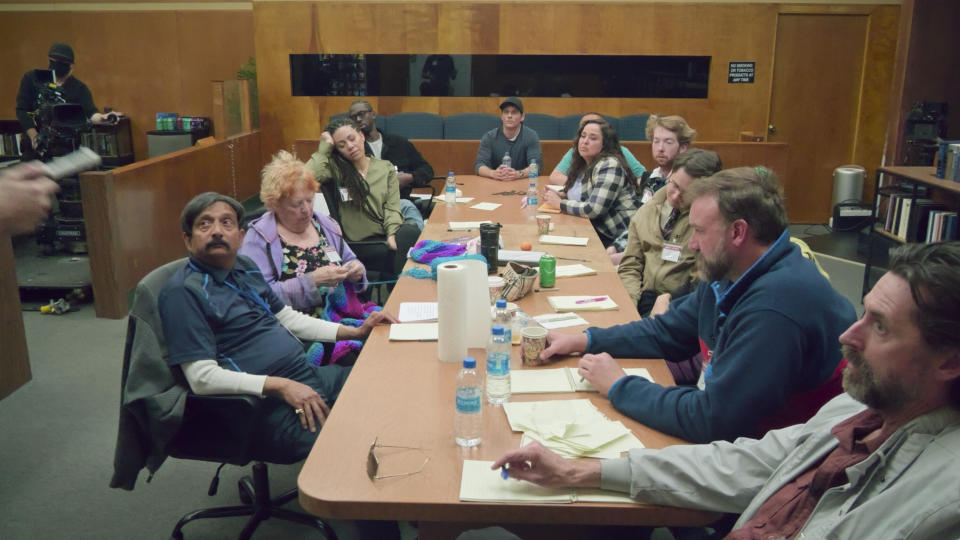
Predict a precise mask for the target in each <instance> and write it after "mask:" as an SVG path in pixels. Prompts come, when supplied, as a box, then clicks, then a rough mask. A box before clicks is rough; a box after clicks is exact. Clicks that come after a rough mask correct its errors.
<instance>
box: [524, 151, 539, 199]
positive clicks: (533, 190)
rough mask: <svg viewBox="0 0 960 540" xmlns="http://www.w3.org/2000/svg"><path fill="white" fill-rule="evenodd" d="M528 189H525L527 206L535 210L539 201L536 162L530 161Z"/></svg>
mask: <svg viewBox="0 0 960 540" xmlns="http://www.w3.org/2000/svg"><path fill="white" fill-rule="evenodd" d="M528 170H529V171H530V187H529V188H528V189H527V206H532V207H534V208H536V207H537V206H538V205H539V204H540V201H539V200H538V198H537V190H538V187H537V177H538V176H539V171H538V170H537V162H536V161H534V160H532V159H531V160H530V169H528Z"/></svg>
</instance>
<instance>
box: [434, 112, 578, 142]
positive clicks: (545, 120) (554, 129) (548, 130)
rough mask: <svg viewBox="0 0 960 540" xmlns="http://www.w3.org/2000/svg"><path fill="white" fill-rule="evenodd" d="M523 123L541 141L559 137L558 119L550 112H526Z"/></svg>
mask: <svg viewBox="0 0 960 540" xmlns="http://www.w3.org/2000/svg"><path fill="white" fill-rule="evenodd" d="M523 125H525V126H527V127H528V128H530V129H532V130H534V131H536V132H537V136H538V137H540V140H541V141H553V140H557V139H559V138H560V119H559V118H557V117H556V116H553V115H552V114H540V113H527V115H526V116H524V120H523ZM447 138H449V137H447Z"/></svg>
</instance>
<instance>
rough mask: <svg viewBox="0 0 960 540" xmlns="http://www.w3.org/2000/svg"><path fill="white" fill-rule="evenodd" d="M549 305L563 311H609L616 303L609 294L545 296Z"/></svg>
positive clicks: (615, 307) (615, 306)
mask: <svg viewBox="0 0 960 540" xmlns="http://www.w3.org/2000/svg"><path fill="white" fill-rule="evenodd" d="M547 302H550V307H552V308H553V309H555V310H556V311H557V312H563V311H610V310H614V309H617V303H616V302H614V301H613V300H611V299H610V297H609V296H551V297H549V298H547Z"/></svg>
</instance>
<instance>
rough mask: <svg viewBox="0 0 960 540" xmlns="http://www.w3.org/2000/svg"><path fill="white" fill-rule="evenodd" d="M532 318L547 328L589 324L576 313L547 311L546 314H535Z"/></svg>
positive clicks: (553, 328) (554, 328)
mask: <svg viewBox="0 0 960 540" xmlns="http://www.w3.org/2000/svg"><path fill="white" fill-rule="evenodd" d="M533 320H535V321H537V323H539V324H540V326H542V327H544V328H546V329H547V330H556V329H557V328H568V327H570V326H584V325H587V324H589V323H588V322H587V321H586V320H585V319H584V318H583V317H581V316H579V315H577V314H576V313H547V314H546V315H535V316H534V317H533Z"/></svg>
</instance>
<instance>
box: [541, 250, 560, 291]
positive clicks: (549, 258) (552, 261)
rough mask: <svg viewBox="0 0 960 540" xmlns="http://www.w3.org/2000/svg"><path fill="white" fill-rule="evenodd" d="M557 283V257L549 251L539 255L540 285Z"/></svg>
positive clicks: (547, 285)
mask: <svg viewBox="0 0 960 540" xmlns="http://www.w3.org/2000/svg"><path fill="white" fill-rule="evenodd" d="M556 283H557V259H556V258H554V256H553V255H550V254H549V253H544V254H543V256H542V257H540V286H541V287H553V286H554V285H556Z"/></svg>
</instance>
